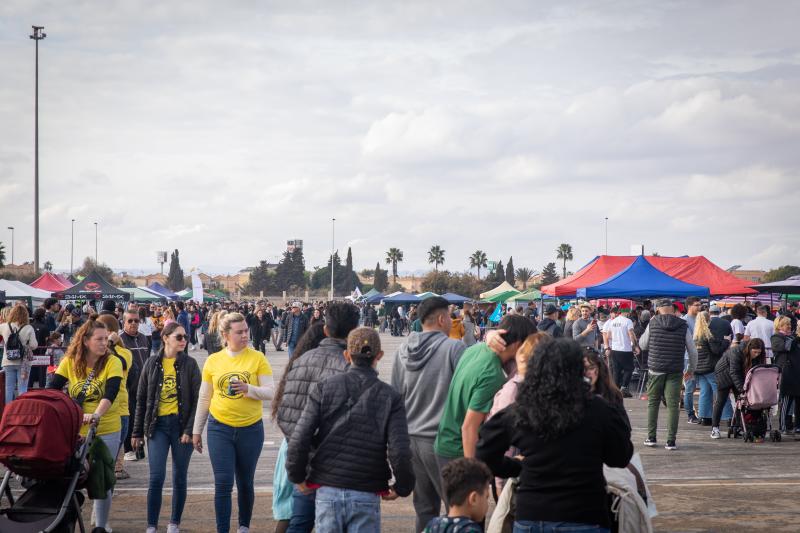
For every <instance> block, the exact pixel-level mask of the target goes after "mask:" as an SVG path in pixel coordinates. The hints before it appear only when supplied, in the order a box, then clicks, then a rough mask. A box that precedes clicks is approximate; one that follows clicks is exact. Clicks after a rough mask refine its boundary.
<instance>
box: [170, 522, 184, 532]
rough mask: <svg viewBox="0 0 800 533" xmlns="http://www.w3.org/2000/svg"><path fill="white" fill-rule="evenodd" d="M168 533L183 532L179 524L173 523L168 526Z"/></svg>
mask: <svg viewBox="0 0 800 533" xmlns="http://www.w3.org/2000/svg"><path fill="white" fill-rule="evenodd" d="M167 533H181V530H180V528H179V527H178V524H172V523H171V524H169V525H168V526H167Z"/></svg>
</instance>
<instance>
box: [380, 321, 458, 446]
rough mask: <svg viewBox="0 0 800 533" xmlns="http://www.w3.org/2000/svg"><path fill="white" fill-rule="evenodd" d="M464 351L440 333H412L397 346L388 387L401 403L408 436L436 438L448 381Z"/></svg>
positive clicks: (448, 385) (456, 342) (455, 342)
mask: <svg viewBox="0 0 800 533" xmlns="http://www.w3.org/2000/svg"><path fill="white" fill-rule="evenodd" d="M466 348H467V346H466V345H465V344H464V343H463V342H462V341H460V340H455V339H451V338H449V337H448V336H447V335H445V334H444V333H442V332H440V331H423V332H422V333H416V332H412V333H411V334H410V335H409V336H408V340H406V342H404V343H403V344H401V345H400V349H399V350H398V352H397V357H395V359H394V366H393V368H392V387H394V388H395V390H396V391H397V392H399V393H400V395H401V396H402V397H403V400H404V402H405V406H406V419H407V420H408V434H409V436H411V437H423V438H429V439H431V440H433V439H435V438H436V432H437V431H438V429H439V419H440V418H441V417H442V412H443V411H444V404H445V401H446V400H447V391H448V389H449V388H450V380H451V379H452V378H453V373H454V372H455V370H456V366H457V365H458V361H459V359H460V358H461V355H462V354H463V353H464V350H465V349H466Z"/></svg>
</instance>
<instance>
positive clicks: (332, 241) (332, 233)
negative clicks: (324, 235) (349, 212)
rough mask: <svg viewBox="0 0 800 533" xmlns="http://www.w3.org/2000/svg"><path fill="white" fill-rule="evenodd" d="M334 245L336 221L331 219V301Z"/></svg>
mask: <svg viewBox="0 0 800 533" xmlns="http://www.w3.org/2000/svg"><path fill="white" fill-rule="evenodd" d="M335 243H336V219H335V218H332V219H331V301H332V300H333V249H334V248H335V246H336V245H335Z"/></svg>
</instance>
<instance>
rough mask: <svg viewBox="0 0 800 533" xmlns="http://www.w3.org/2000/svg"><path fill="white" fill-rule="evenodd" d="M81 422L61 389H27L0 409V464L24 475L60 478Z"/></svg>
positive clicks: (79, 411) (81, 414)
mask: <svg viewBox="0 0 800 533" xmlns="http://www.w3.org/2000/svg"><path fill="white" fill-rule="evenodd" d="M82 422H83V411H82V410H81V408H80V407H79V406H78V404H77V403H75V401H74V400H73V399H72V398H70V397H69V396H67V395H66V394H65V393H64V392H62V391H60V390H54V389H44V390H33V391H30V392H26V393H25V394H22V395H21V396H20V397H19V398H17V399H16V400H14V401H13V402H11V403H10V404H8V405H6V407H5V409H4V411H3V418H2V420H0V463H2V464H4V465H5V466H6V467H7V468H8V469H9V470H11V471H12V472H14V473H15V474H19V475H21V476H23V477H32V478H36V479H53V478H59V477H62V476H64V475H65V473H66V472H67V468H68V466H69V465H70V459H71V458H72V457H73V454H74V453H75V450H76V448H77V445H78V441H79V439H80V434H79V432H80V429H81V423H82Z"/></svg>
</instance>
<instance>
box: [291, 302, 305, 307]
mask: <svg viewBox="0 0 800 533" xmlns="http://www.w3.org/2000/svg"><path fill="white" fill-rule="evenodd" d="M292 307H303V305H302V304H301V303H300V302H292Z"/></svg>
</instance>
